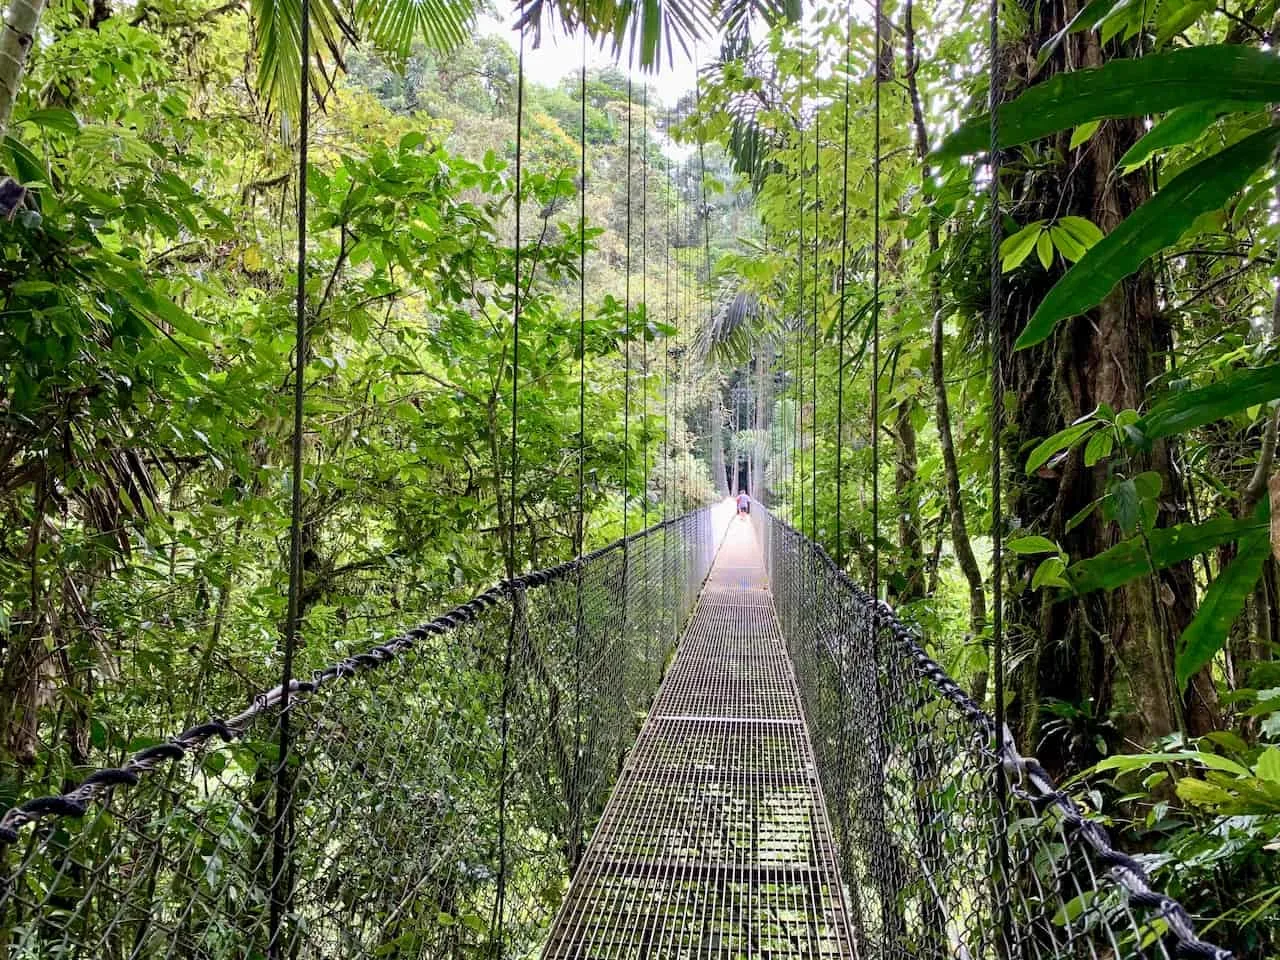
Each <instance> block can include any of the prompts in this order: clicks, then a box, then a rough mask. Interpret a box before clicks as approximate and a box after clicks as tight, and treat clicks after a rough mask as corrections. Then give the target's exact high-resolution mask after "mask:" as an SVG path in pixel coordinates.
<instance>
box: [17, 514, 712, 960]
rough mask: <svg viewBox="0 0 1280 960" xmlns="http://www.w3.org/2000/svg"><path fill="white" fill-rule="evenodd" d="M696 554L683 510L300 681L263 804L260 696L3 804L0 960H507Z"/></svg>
mask: <svg viewBox="0 0 1280 960" xmlns="http://www.w3.org/2000/svg"><path fill="white" fill-rule="evenodd" d="M713 551H714V542H713V535H712V523H711V515H710V511H708V510H705V509H704V510H699V511H695V512H693V513H690V514H688V515H686V516H683V517H680V518H678V519H675V520H672V521H670V522H666V523H662V524H659V525H658V526H655V527H652V528H650V529H649V530H646V531H644V532H643V533H640V534H636V535H634V536H632V537H630V538H628V539H627V540H626V541H622V542H619V543H615V544H613V545H611V546H609V547H606V548H604V549H602V550H598V551H596V552H595V553H592V554H590V555H588V556H586V557H584V558H582V560H581V561H579V562H573V563H566V564H562V565H561V566H558V567H555V568H553V569H550V570H546V571H541V572H538V573H533V574H529V575H527V576H524V577H520V578H518V579H516V580H515V581H513V582H509V583H504V584H502V585H500V586H498V587H495V588H493V589H491V590H489V591H487V592H485V593H483V594H481V595H479V596H478V597H476V598H475V599H473V600H471V601H469V602H468V603H466V604H463V605H462V606H460V607H457V608H456V609H454V610H453V611H451V612H450V613H448V614H446V615H445V616H442V617H440V618H438V619H436V620H433V621H431V622H429V623H426V624H423V625H422V626H420V627H417V628H415V629H413V630H410V631H408V632H406V633H404V634H402V635H400V636H398V637H395V638H393V639H390V640H388V641H387V642H385V643H382V644H380V645H378V646H377V647H374V648H373V649H371V650H368V651H366V652H364V653H360V654H358V655H355V656H352V657H349V658H347V659H345V660H343V661H342V662H340V663H337V664H334V665H333V666H331V667H329V668H327V669H325V670H320V671H317V672H316V673H315V674H313V675H310V676H309V677H307V678H306V679H305V681H304V682H301V683H297V684H295V686H294V689H293V693H292V694H291V697H290V704H289V707H288V713H289V728H290V731H291V741H292V743H293V748H292V749H291V750H290V751H289V752H288V754H287V764H288V767H287V769H288V771H289V774H290V775H289V777H288V778H286V782H291V784H292V789H291V790H286V791H284V792H283V793H277V790H276V785H275V783H276V771H277V768H278V765H279V757H280V753H281V751H280V740H279V735H280V728H281V724H280V722H279V721H280V717H281V710H280V700H281V696H280V691H279V690H275V691H270V692H268V693H265V694H263V695H261V696H259V697H257V698H256V699H254V700H253V702H252V703H251V704H250V705H249V706H248V707H247V708H246V709H245V710H243V711H242V712H241V713H240V714H239V715H237V716H235V717H232V718H230V719H226V720H213V721H210V722H208V723H205V724H201V725H200V726H197V727H193V728H192V729H190V730H187V731H185V732H184V733H182V734H181V735H179V736H177V737H174V738H172V739H170V740H167V741H163V742H160V743H158V744H157V745H156V746H154V747H151V748H149V749H146V750H143V751H141V752H140V753H138V754H135V755H133V756H132V757H128V758H123V757H122V758H120V765H119V766H118V767H112V768H106V769H101V770H98V771H96V772H94V773H92V775H89V776H87V779H85V780H84V781H83V782H82V783H81V784H80V785H79V786H77V787H74V788H72V789H70V790H68V791H67V792H66V793H64V794H61V795H58V796H46V797H36V798H34V799H31V800H28V801H27V802H25V803H23V804H20V805H19V806H17V807H15V808H13V809H12V810H10V811H8V813H6V814H5V816H4V817H3V819H0V865H2V867H3V873H0V884H2V886H0V958H4V960H28V958H32V960H34V958H41V960H44V958H59V960H75V958H86V960H89V958H92V960H124V958H131V960H132V958H138V960H142V958H147V960H150V958H161V957H164V958H170V957H172V958H184V960H186V958H200V960H244V958H260V957H271V958H277V957H278V958H286V957H287V958H290V960H295V958H337V957H344V958H346V957H393V958H417V957H421V958H463V957H468V958H470V957H501V956H503V955H504V954H505V955H507V956H523V955H527V953H528V952H529V951H530V950H533V949H535V948H536V945H537V943H538V942H539V940H540V938H541V937H542V936H544V935H545V932H546V928H547V926H548V924H549V922H550V919H551V915H552V914H553V912H554V910H555V908H556V906H557V905H558V903H559V900H560V898H561V896H562V895H563V892H564V889H565V887H566V885H567V881H568V876H569V874H570V871H571V868H572V866H573V865H574V863H575V862H576V860H577V858H578V857H579V856H580V854H581V851H582V848H583V846H584V842H585V838H586V836H587V833H588V831H589V830H590V829H591V827H592V826H593V825H594V821H595V819H596V818H597V817H598V815H599V813H600V811H601V810H602V809H603V806H604V802H605V800H606V798H607V795H608V791H609V789H610V786H611V784H612V782H613V780H614V777H615V776H616V773H617V770H618V768H619V766H620V764H621V762H622V759H623V757H624V755H625V754H626V751H627V750H628V749H629V748H630V746H631V744H632V743H633V742H634V739H635V734H636V731H637V729H638V727H639V722H640V717H641V714H642V712H643V710H644V709H645V708H646V707H647V705H648V703H649V701H650V699H651V698H652V695H653V692H654V690H655V689H656V686H657V683H658V679H659V676H660V674H661V671H662V669H663V666H664V663H665V661H666V660H667V658H668V656H669V654H670V651H671V648H672V646H673V644H674V643H675V640H676V638H677V637H678V635H679V631H680V628H681V626H682V624H683V622H684V620H685V619H686V617H687V615H688V613H689V611H690V609H691V608H692V605H693V604H694V602H695V600H696V598H697V594H698V591H699V588H700V586H701V583H702V581H703V580H704V579H705V577H706V574H707V572H708V569H709V567H710V564H711V560H712V556H713ZM504 706H505V710H504ZM86 773H87V771H86ZM278 811H279V812H278ZM278 825H281V826H282V830H281V831H280V832H279V833H278V832H277V830H276V827H277V826H278ZM273 840H281V841H282V848H281V849H282V852H283V858H282V859H281V858H280V857H279V856H278V854H277V853H276V851H275V849H274V848H273ZM276 864H280V865H281V866H282V868H283V869H281V870H279V871H277V870H276V868H275V865H276Z"/></svg>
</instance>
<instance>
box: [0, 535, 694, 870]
mask: <svg viewBox="0 0 1280 960" xmlns="http://www.w3.org/2000/svg"><path fill="white" fill-rule="evenodd" d="M699 512H701V511H700V510H693V511H690V512H689V513H686V514H682V515H681V516H679V517H673V518H672V519H670V520H667V521H664V522H662V523H657V524H654V525H653V526H652V527H649V528H648V529H647V530H641V531H639V532H637V533H633V534H632V535H631V536H630V537H628V538H626V540H625V541H624V540H617V541H615V542H613V543H611V544H608V545H607V546H603V547H600V548H599V549H597V550H593V551H592V552H591V553H588V554H585V555H583V556H581V557H579V558H577V559H574V560H566V561H565V562H563V563H559V564H557V565H555V566H553V567H547V568H546V569H544V570H536V571H533V572H531V573H526V574H524V575H522V576H519V577H513V578H510V579H506V580H503V581H501V582H500V583H498V584H496V585H494V586H492V587H490V588H489V589H488V590H485V591H484V592H483V593H480V594H478V595H477V596H475V597H473V598H471V599H470V600H468V601H466V602H465V603H461V604H459V605H458V606H456V607H454V608H453V609H451V610H449V611H448V612H447V613H444V614H441V615H440V616H438V617H436V618H435V619H433V620H428V621H426V622H425V623H422V624H419V625H418V626H416V627H413V628H411V629H409V630H406V631H404V632H403V633H401V634H399V635H397V636H395V637H393V638H392V639H390V640H388V641H386V642H385V643H381V644H378V645H377V646H374V647H370V648H369V649H367V650H365V651H363V652H361V653H356V654H352V655H351V656H349V657H345V658H344V659H342V660H340V661H338V662H337V663H333V664H330V665H329V666H327V667H324V668H323V669H319V670H315V671H313V672H312V674H311V676H310V679H308V680H299V679H293V680H291V681H290V683H289V686H288V689H287V692H286V688H285V687H284V686H283V685H277V686H275V687H272V688H271V689H270V690H267V691H264V692H262V693H259V694H258V695H256V696H255V697H254V698H253V699H252V701H251V702H250V703H249V705H248V706H247V707H246V708H245V709H244V710H242V711H241V712H240V713H238V714H236V715H235V716H233V717H230V718H229V719H225V720H224V719H221V718H217V717H214V718H211V719H209V720H207V721H205V722H204V723H201V724H198V725H196V726H193V727H191V728H189V729H187V730H184V731H183V732H182V733H180V734H178V735H177V736H175V737H172V738H170V739H169V740H167V741H166V742H164V743H160V744H157V745H155V746H152V747H147V748H146V749H144V750H139V751H138V752H137V753H135V754H133V755H132V756H131V757H130V758H129V759H128V760H126V761H125V762H124V763H123V764H121V765H120V766H118V767H104V768H102V769H100V770H97V771H95V772H93V773H92V774H90V775H89V776H88V777H86V778H85V780H83V781H82V782H81V783H80V784H79V785H77V786H75V787H73V788H71V789H70V790H67V791H65V792H63V793H59V794H51V795H48V796H43V797H33V798H32V799H30V800H27V801H26V802H24V803H22V804H19V805H18V806H15V807H12V808H10V809H9V810H8V811H6V812H5V814H4V816H3V817H0V847H3V846H7V845H12V844H14V843H17V842H18V840H19V838H20V836H21V833H20V831H21V830H22V828H24V827H26V826H28V825H31V824H34V823H37V822H39V821H41V820H44V819H46V818H60V817H72V818H76V817H82V816H84V815H85V814H86V813H88V811H89V807H90V806H91V805H92V804H94V803H96V802H98V801H101V800H103V799H105V798H106V797H107V795H108V794H109V793H110V792H111V791H112V790H114V789H115V788H116V787H133V786H137V785H138V783H139V782H140V781H141V779H142V778H143V777H144V776H146V775H147V774H151V773H154V772H155V771H156V770H158V769H160V768H161V767H162V766H163V765H165V764H166V763H170V762H174V761H178V760H181V759H183V758H184V757H186V756H187V755H188V754H190V753H193V752H196V751H199V750H201V749H203V748H204V747H206V746H207V745H209V744H210V743H211V742H213V741H214V740H215V739H220V740H222V741H225V742H230V741H232V740H235V739H238V738H240V737H242V736H244V734H245V733H247V732H248V731H249V729H250V728H251V727H252V726H253V725H254V724H255V723H256V722H257V721H258V720H259V719H261V718H262V717H264V716H266V715H268V714H271V713H272V712H273V711H276V710H278V709H279V708H280V707H281V705H282V704H283V702H284V701H285V700H286V698H288V699H289V700H290V701H291V702H292V701H295V700H298V699H303V698H313V697H315V696H316V695H317V694H319V693H320V692H321V691H322V690H323V689H324V688H326V687H328V686H329V684H331V683H333V682H335V681H339V680H345V679H348V678H351V677H355V676H358V675H359V674H362V673H365V672H368V671H370V670H376V669H377V668H379V667H382V666H385V665H386V664H388V663H392V662H395V661H396V660H398V659H399V658H400V657H401V656H402V655H403V654H406V653H409V652H411V651H412V650H413V649H414V648H415V647H417V646H418V645H419V644H420V643H422V642H423V641H425V640H428V639H430V638H432V637H439V636H443V635H444V634H447V633H451V632H453V631H454V630H457V629H459V628H461V627H464V626H466V625H467V624H469V623H473V622H475V621H476V620H478V619H479V618H480V616H481V615H482V614H483V613H484V612H485V611H487V610H489V609H491V608H493V607H496V606H498V605H500V604H502V603H505V602H508V601H510V599H511V598H513V597H514V596H516V595H517V594H518V593H523V592H525V591H527V590H528V589H529V588H531V587H543V586H547V585H549V584H552V583H556V582H559V581H561V580H565V579H568V578H569V577H576V576H577V574H578V571H580V570H581V569H582V568H584V567H586V566H589V565H591V564H592V563H594V562H595V561H597V560H599V559H600V558H601V557H604V556H606V555H608V554H610V553H613V552H615V551H621V550H623V549H624V548H625V546H626V542H627V541H630V542H635V541H638V540H641V539H643V538H645V537H649V536H652V535H653V534H655V533H656V532H659V531H661V530H663V529H664V528H667V527H672V526H678V525H680V524H682V523H684V522H685V520H686V519H687V518H689V517H693V516H695V515H697V514H698V513H699Z"/></svg>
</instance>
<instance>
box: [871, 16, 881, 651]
mask: <svg viewBox="0 0 1280 960" xmlns="http://www.w3.org/2000/svg"><path fill="white" fill-rule="evenodd" d="M875 18H876V29H875V50H874V51H873V53H872V63H873V65H874V67H873V69H874V71H875V73H874V76H875V87H874V90H875V106H874V110H873V112H874V114H875V135H874V138H873V140H872V148H873V149H874V151H875V153H874V154H873V159H872V163H873V176H872V180H873V181H874V186H873V188H872V191H873V193H874V194H875V197H874V202H873V212H872V230H873V231H874V233H873V236H872V253H873V257H874V260H875V262H874V264H873V265H872V271H871V596H872V597H874V598H875V600H876V601H877V604H876V606H875V607H874V609H875V610H876V611H877V614H878V612H879V600H880V253H881V251H880V86H881V80H882V77H881V76H880V56H881V53H880V48H881V44H882V43H883V37H882V36H881V31H882V29H883V26H884V10H883V7H882V4H881V0H875ZM877 633H878V629H877Z"/></svg>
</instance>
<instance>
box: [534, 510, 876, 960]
mask: <svg viewBox="0 0 1280 960" xmlns="http://www.w3.org/2000/svg"><path fill="white" fill-rule="evenodd" d="M766 583H767V578H766V576H765V571H764V567H763V564H762V562H761V558H760V551H759V547H758V546H757V544H756V540H755V536H754V534H753V532H752V527H751V524H749V523H748V522H746V520H745V519H742V518H737V519H735V520H733V521H732V522H731V523H730V525H729V530H728V533H727V534H726V537H725V541H724V544H723V546H722V547H721V550H720V553H719V555H718V556H717V558H716V562H715V564H714V566H713V568H712V572H711V576H710V578H709V579H708V580H707V583H706V586H705V588H704V590H703V593H702V596H701V598H700V599H699V601H698V605H697V608H696V610H695V611H694V614H693V617H692V618H691V620H690V621H689V624H688V627H687V629H686V631H685V634H684V637H683V638H682V640H681V642H680V645H679V647H678V649H677V652H676V657H675V661H674V662H673V664H672V666H671V668H670V670H669V671H668V672H667V675H666V678H665V679H664V680H663V682H662V686H661V688H660V689H659V691H658V695H657V698H656V700H655V701H654V704H653V707H652V709H651V710H650V713H649V716H648V719H647V720H646V722H645V724H644V726H643V728H642V729H641V731H640V736H639V739H638V740H637V742H636V745H635V747H634V748H633V749H632V751H631V754H630V756H629V757H628V759H627V762H626V764H625V766H624V768H623V770H622V774H621V776H620V777H619V779H618V784H617V786H616V788H615V789H614V792H613V795H612V796H611V798H610V800H609V803H608V805H607V807H606V808H605V811H604V815H603V817H602V818H601V821H600V824H599V826H598V827H597V828H596V831H595V834H594V836H593V837H592V840H591V843H590V845H589V847H588V848H587V852H586V855H585V857H584V859H583V861H582V863H581V864H580V865H579V867H578V871H577V874H576V875H575V877H574V879H573V883H572V885H571V886H570V889H569V892H568V895H567V897H566V900H565V903H564V905H563V906H562V907H561V909H560V912H559V914H558V916H557V918H556V922H555V924H554V926H553V928H552V930H551V933H550V936H549V938H548V941H547V946H546V948H545V950H544V953H543V956H544V958H546V960H560V958H574V960H633V958H634V960H640V958H649V957H655V958H659V957H660V958H663V960H693V958H699V960H702V958H706V960H712V958H715V960H746V958H752V960H756V958H759V960H791V958H797V960H798V958H806V960H820V958H836V957H841V958H843V957H853V956H855V953H854V950H853V946H852V938H851V937H850V935H849V922H848V913H847V910H846V907H845V902H844V894H843V888H842V886H841V883H840V876H839V869H838V867H837V861H836V854H835V847H834V844H833V843H832V840H831V830H830V826H829V823H828V821H827V815H826V810H825V807H824V804H823V800H822V793H821V789H820V786H819V783H818V776H817V770H816V768H815V764H814V756H813V750H812V747H811V746H810V743H809V738H808V734H807V732H806V729H805V724H804V717H803V714H802V712H801V707H800V699H799V694H798V691H797V689H796V683H795V679H794V676H793V675H792V671H791V663H790V660H789V659H788V656H787V652H786V647H785V646H784V644H783V641H782V636H781V634H780V633H779V630H778V623H777V618H776V616H775V614H774V609H773V600H772V597H771V596H770V594H769V592H768V589H767V587H766Z"/></svg>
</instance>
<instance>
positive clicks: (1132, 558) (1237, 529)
mask: <svg viewBox="0 0 1280 960" xmlns="http://www.w3.org/2000/svg"><path fill="white" fill-rule="evenodd" d="M1267 515H1268V514H1267V511H1265V510H1260V511H1259V514H1258V515H1255V516H1253V517H1251V518H1248V519H1245V520H1237V519H1236V518H1234V517H1217V518H1215V519H1213V520H1206V521H1205V522H1204V523H1182V524H1178V525H1177V526H1173V527H1158V528H1156V529H1154V530H1151V531H1150V532H1149V533H1148V534H1147V537H1146V539H1145V540H1144V538H1143V537H1141V536H1137V537H1131V538H1130V539H1128V540H1124V541H1122V542H1120V543H1117V544H1116V545H1115V546H1114V547H1112V548H1111V549H1109V550H1105V551H1103V552H1102V553H1100V554H1098V555H1097V556H1095V557H1089V558H1087V559H1085V560H1078V561H1076V562H1075V563H1073V564H1072V565H1071V567H1070V568H1069V569H1068V571H1067V579H1068V580H1069V581H1070V582H1071V592H1072V594H1074V595H1077V596H1079V595H1080V594H1084V593H1090V592H1092V591H1094V590H1114V589H1116V588H1117V587H1122V586H1124V585H1125V584H1126V583H1128V582H1129V581H1130V580H1135V579H1137V578H1138V577H1144V576H1147V575H1148V574H1149V573H1151V572H1152V569H1153V568H1152V562H1153V561H1154V564H1155V567H1154V569H1156V570H1163V569H1165V568H1166V567H1170V566H1173V565H1174V564H1175V563H1182V562H1183V561H1184V560H1190V559H1191V558H1193V557H1197V556H1199V555H1200V554H1202V553H1207V552H1208V551H1210V550H1213V549H1216V548H1217V547H1220V546H1222V545H1223V544H1226V543H1231V542H1233V541H1235V540H1240V539H1242V538H1245V537H1251V536H1256V535H1258V534H1264V535H1265V534H1266V533H1267V532H1268V530H1269V526H1268V520H1267ZM1148 546H1149V547H1150V555H1149V556H1148Z"/></svg>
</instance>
